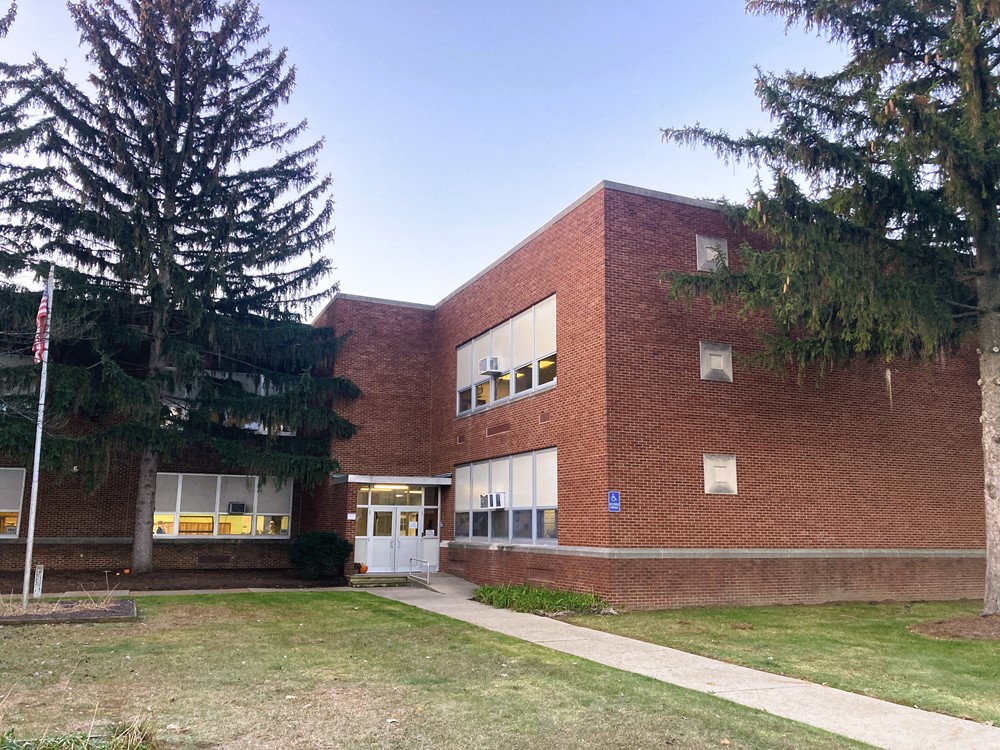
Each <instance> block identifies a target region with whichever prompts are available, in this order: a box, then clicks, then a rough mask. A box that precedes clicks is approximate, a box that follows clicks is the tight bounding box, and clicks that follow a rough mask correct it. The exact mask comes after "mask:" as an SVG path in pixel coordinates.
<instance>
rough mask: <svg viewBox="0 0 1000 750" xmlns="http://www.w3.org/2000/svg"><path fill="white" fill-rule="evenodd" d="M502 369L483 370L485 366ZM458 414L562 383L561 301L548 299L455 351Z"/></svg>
mask: <svg viewBox="0 0 1000 750" xmlns="http://www.w3.org/2000/svg"><path fill="white" fill-rule="evenodd" d="M483 362H487V363H493V362H495V363H496V365H497V367H496V368H495V369H494V368H492V367H491V368H490V369H489V370H488V371H481V369H480V363H483ZM455 365H456V377H455V388H456V393H457V404H458V407H457V408H458V413H459V414H463V413H465V412H468V411H472V410H474V409H481V408H483V407H484V406H488V405H489V404H492V403H495V402H497V401H503V400H504V399H507V398H510V397H511V396H517V395H520V394H522V393H528V392H530V391H532V390H534V389H535V388H541V387H542V386H547V385H550V384H551V385H554V384H555V382H556V298H555V295H553V296H551V297H548V298H547V299H544V300H542V301H541V302H539V303H538V304H537V305H535V306H534V307H531V308H529V309H527V310H525V311H524V312H523V313H521V314H520V315H516V316H514V317H513V318H511V319H510V320H505V321H504V322H503V323H501V324H500V325H498V326H496V327H494V328H492V329H491V330H489V331H487V332H486V333H483V334H481V335H479V336H477V337H476V338H475V339H473V340H472V341H469V342H467V343H465V344H463V345H462V346H460V347H458V349H457V350H456V351H455Z"/></svg>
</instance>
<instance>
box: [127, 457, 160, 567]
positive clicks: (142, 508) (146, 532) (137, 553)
mask: <svg viewBox="0 0 1000 750" xmlns="http://www.w3.org/2000/svg"><path fill="white" fill-rule="evenodd" d="M159 464H160V457H159V456H158V455H157V454H156V452H155V451H153V449H152V448H146V449H145V450H144V451H143V452H142V461H141V462H140V464H139V493H138V495H137V497H136V501H135V526H134V528H133V531H132V570H134V571H135V572H136V573H149V572H150V571H152V570H153V507H154V505H153V504H154V500H155V496H156V470H157V469H158V468H159Z"/></svg>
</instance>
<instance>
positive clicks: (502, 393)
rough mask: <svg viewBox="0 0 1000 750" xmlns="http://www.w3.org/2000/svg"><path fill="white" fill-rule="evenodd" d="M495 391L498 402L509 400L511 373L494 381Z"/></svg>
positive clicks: (506, 373)
mask: <svg viewBox="0 0 1000 750" xmlns="http://www.w3.org/2000/svg"><path fill="white" fill-rule="evenodd" d="M493 390H494V395H495V397H496V400H497V401H499V400H500V399H504V398H508V397H509V396H510V373H509V372H505V373H504V374H503V375H501V376H500V377H498V378H497V379H496V380H494V381H493Z"/></svg>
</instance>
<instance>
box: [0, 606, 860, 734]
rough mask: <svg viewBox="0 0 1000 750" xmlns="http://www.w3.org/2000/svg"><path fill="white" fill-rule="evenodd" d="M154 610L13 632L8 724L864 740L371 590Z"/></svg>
mask: <svg viewBox="0 0 1000 750" xmlns="http://www.w3.org/2000/svg"><path fill="white" fill-rule="evenodd" d="M141 612H142V617H143V621H142V622H141V623H140V624H139V625H138V626H136V627H131V628H130V627H124V626H118V625H93V626H91V625H87V626H75V625H74V626H67V627H63V628H61V629H57V628H54V627H50V626H45V627H41V628H36V629H32V630H30V631H28V630H26V629H23V628H21V629H5V630H4V631H3V639H4V648H3V649H0V684H5V685H14V686H15V688H14V689H13V690H12V691H11V693H10V695H9V697H8V700H7V702H5V703H4V704H2V705H0V725H4V726H6V725H15V726H17V727H18V732H19V734H22V735H25V736H28V735H31V734H32V733H33V732H37V731H40V730H41V729H43V728H45V727H50V728H52V727H63V728H66V729H69V728H72V727H81V726H82V727H83V728H85V725H86V723H87V722H88V721H90V720H91V719H92V717H93V716H95V715H96V716H97V717H98V719H99V720H107V719H115V718H119V717H129V716H137V715H138V716H148V717H150V718H151V719H152V720H153V721H155V722H156V725H157V727H158V728H159V731H160V738H161V741H162V743H163V746H164V747H167V748H178V749H181V748H184V749H186V748H221V749H228V748H233V749H234V750H235V748H246V747H253V748H254V750H285V749H286V748H288V747H303V748H344V750H360V749H370V748H408V749H409V748H436V749H438V750H451V749H454V750H459V749H461V750H465V749H466V748H470V747H474V748H510V747H518V748H545V749H546V750H563V749H567V750H568V749H569V748H587V749H588V750H591V749H592V750H607V749H610V748H629V750H631V749H632V748H647V747H670V748H672V750H673V749H675V748H683V749H685V750H689V749H693V748H706V747H718V746H720V740H721V739H723V738H725V739H727V740H729V742H730V745H729V747H730V748H732V749H733V750H736V749H737V748H739V749H741V750H748V749H750V748H767V749H768V750H775V749H780V748H795V749H796V750H816V749H819V748H822V749H823V750H830V749H832V748H838V749H839V748H857V747H861V745H858V744H857V743H852V742H849V741H847V740H844V739H842V738H837V737H834V736H832V735H829V734H825V733H823V732H820V731H818V730H814V729H811V728H808V727H804V726H802V725H799V724H795V723H793V722H788V721H784V720H780V719H777V718H775V717H773V716H768V715H766V714H762V713H760V712H757V711H753V710H751V709H748V708H744V707H740V706H735V705H733V704H730V703H726V702H725V701H722V700H720V699H717V698H713V697H710V696H705V695H700V694H697V693H691V692H688V691H685V690H681V689H679V688H674V687H672V686H669V685H665V684H662V683H658V682H655V681H653V680H649V679H647V678H643V677H639V676H637V675H633V674H628V673H624V672H619V671H616V670H613V669H609V668H606V667H602V666H600V665H596V664H593V663H591V662H586V661H583V660H580V659H574V658H572V657H569V656H567V655H564V654H559V653H556V652H553V651H549V650H547V649H544V648H540V647H537V646H533V645H530V644H527V643H523V642H521V641H516V640H513V639H510V638H506V637H503V636H499V635H496V634H494V633H490V632H487V631H484V630H481V629H479V628H475V627H473V626H471V625H468V624H465V623H461V622H456V621H453V620H448V619H447V618H444V617H440V616H438V615H434V614H431V613H427V612H423V611H421V610H417V609H414V608H412V607H408V606H406V605H403V604H399V603H396V602H390V601H387V600H383V599H378V598H376V597H374V596H371V595H369V594H364V593H356V592H352V593H287V594H286V593H282V594H242V595H227V596H210V597H169V598H168V597H155V598H148V599H143V600H142V608H141Z"/></svg>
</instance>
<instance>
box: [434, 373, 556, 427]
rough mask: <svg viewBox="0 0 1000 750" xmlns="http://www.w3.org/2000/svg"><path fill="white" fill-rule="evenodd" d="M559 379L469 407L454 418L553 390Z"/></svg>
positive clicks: (479, 412)
mask: <svg viewBox="0 0 1000 750" xmlns="http://www.w3.org/2000/svg"><path fill="white" fill-rule="evenodd" d="M558 383H559V379H558V378H556V379H555V380H553V381H552V382H551V383H546V384H545V385H540V386H538V387H537V388H532V389H531V390H530V391H525V392H524V393H518V394H517V395H516V396H510V397H509V398H505V399H502V400H500V401H494V402H493V403H492V404H486V406H480V407H479V408H477V409H470V410H469V411H463V412H462V413H461V414H456V415H455V417H454V418H455V420H459V419H467V418H468V417H471V416H474V415H476V414H485V413H486V412H488V411H490V410H492V409H497V408H499V407H501V406H507V404H513V403H517V402H518V401H523V400H524V399H526V398H531V397H532V396H537V395H538V394H540V393H548V392H549V391H551V390H554V389H555V387H556V385H558Z"/></svg>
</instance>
